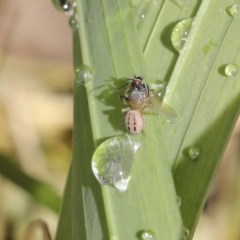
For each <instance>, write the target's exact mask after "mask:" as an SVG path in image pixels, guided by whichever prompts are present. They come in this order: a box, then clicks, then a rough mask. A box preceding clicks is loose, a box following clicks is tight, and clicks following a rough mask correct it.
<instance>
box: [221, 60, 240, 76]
mask: <svg viewBox="0 0 240 240" xmlns="http://www.w3.org/2000/svg"><path fill="white" fill-rule="evenodd" d="M224 72H225V74H226V76H227V77H234V76H236V75H238V73H239V67H238V66H237V65H236V64H234V63H229V64H227V65H226V66H225V69H224Z"/></svg>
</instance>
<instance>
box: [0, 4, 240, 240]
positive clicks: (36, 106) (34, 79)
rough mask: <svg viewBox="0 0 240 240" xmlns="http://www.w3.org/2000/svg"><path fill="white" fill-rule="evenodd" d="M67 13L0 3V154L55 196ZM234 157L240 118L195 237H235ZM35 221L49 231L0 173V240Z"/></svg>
mask: <svg viewBox="0 0 240 240" xmlns="http://www.w3.org/2000/svg"><path fill="white" fill-rule="evenodd" d="M68 18H69V16H66V15H64V14H62V13H60V12H58V11H57V10H56V9H55V8H54V7H53V5H52V2H51V0H43V1H31V0H23V1H18V0H0V133H1V134H0V152H1V153H3V154H6V155H8V156H11V157H14V159H17V161H19V162H18V163H19V165H20V166H21V168H22V169H23V170H24V171H25V172H26V173H27V174H29V175H31V176H34V177H36V178H38V179H44V180H45V181H46V182H48V183H50V184H51V185H53V186H55V188H56V189H57V191H58V192H59V194H62V191H63V187H64V183H65V179H66V174H67V171H68V166H69V162H70V159H71V136H72V78H73V75H72V42H71V30H70V28H69V27H68ZM213 144H214V143H213ZM239 160H240V121H239V122H238V125H237V126H236V128H235V130H234V133H233V135H232V138H231V141H230V144H229V146H228V150H227V152H226V154H225V156H224V160H223V162H222V164H221V166H220V170H219V172H218V174H217V177H216V179H215V181H214V182H213V184H212V187H211V189H210V192H209V197H208V200H207V202H206V205H205V208H204V211H203V214H202V216H201V219H200V222H199V225H198V228H197V231H196V234H195V236H194V239H195V240H240V230H239V225H240V177H239ZM0 167H1V166H0ZM199 177H201V173H199ZM36 218H37V219H39V218H41V219H43V220H44V221H45V223H46V224H47V225H48V226H49V228H50V232H51V234H52V236H54V233H55V230H56V224H57V219H58V216H57V214H55V213H54V212H53V211H51V210H49V209H47V208H46V207H44V206H41V205H40V204H37V203H36V202H35V201H34V200H33V199H32V198H31V196H30V195H29V194H28V193H26V192H25V191H24V190H22V189H21V188H19V187H18V186H16V185H15V184H13V183H11V182H10V181H8V180H7V179H6V178H4V177H1V175H0V240H19V239H21V240H22V239H23V233H24V229H26V227H27V226H28V224H29V222H30V221H31V220H34V219H36ZM29 239H30V238H29ZM24 240H25V239H24Z"/></svg>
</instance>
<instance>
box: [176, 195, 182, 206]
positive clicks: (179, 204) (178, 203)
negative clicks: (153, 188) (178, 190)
mask: <svg viewBox="0 0 240 240" xmlns="http://www.w3.org/2000/svg"><path fill="white" fill-rule="evenodd" d="M181 204H182V199H181V198H180V197H179V196H177V205H178V207H180V206H181Z"/></svg>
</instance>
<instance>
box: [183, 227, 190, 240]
mask: <svg viewBox="0 0 240 240" xmlns="http://www.w3.org/2000/svg"><path fill="white" fill-rule="evenodd" d="M189 235H190V231H189V229H187V228H186V227H183V237H182V239H183V240H187V239H188V238H189Z"/></svg>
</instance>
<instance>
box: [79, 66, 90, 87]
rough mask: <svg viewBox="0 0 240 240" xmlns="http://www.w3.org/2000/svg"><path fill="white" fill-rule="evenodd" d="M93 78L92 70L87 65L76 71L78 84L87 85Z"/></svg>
mask: <svg viewBox="0 0 240 240" xmlns="http://www.w3.org/2000/svg"><path fill="white" fill-rule="evenodd" d="M92 78H93V72H92V69H91V68H90V67H88V66H86V65H82V66H80V67H79V68H77V69H76V70H75V80H76V83H78V84H81V85H86V84H87V83H89V81H91V80H92Z"/></svg>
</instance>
